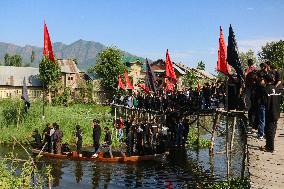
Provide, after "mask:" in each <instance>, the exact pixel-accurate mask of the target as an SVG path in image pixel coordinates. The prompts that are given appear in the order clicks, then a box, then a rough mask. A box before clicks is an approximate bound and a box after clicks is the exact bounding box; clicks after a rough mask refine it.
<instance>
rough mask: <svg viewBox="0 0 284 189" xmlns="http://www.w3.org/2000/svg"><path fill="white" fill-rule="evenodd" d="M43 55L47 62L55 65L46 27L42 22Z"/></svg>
mask: <svg viewBox="0 0 284 189" xmlns="http://www.w3.org/2000/svg"><path fill="white" fill-rule="evenodd" d="M43 55H45V56H47V57H48V59H49V60H51V61H53V62H54V63H55V59H54V54H53V51H52V44H51V40H50V37H49V33H48V29H47V26H46V24H45V22H44V41H43Z"/></svg>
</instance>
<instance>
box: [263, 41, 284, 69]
mask: <svg viewBox="0 0 284 189" xmlns="http://www.w3.org/2000/svg"><path fill="white" fill-rule="evenodd" d="M258 58H259V59H260V60H261V62H265V61H269V62H271V63H272V64H274V65H275V66H276V67H278V68H283V66H284V41H282V40H280V41H273V42H270V43H266V45H265V46H263V47H262V48H261V52H259V53H258Z"/></svg>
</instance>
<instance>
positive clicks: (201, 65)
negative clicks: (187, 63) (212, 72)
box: [196, 61, 205, 70]
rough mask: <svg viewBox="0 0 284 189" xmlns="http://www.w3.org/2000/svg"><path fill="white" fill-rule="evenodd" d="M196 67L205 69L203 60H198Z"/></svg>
mask: <svg viewBox="0 0 284 189" xmlns="http://www.w3.org/2000/svg"><path fill="white" fill-rule="evenodd" d="M196 68H197V69H199V70H205V63H204V62H203V61H199V62H198V63H197V67H196Z"/></svg>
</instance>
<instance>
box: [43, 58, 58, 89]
mask: <svg viewBox="0 0 284 189" xmlns="http://www.w3.org/2000/svg"><path fill="white" fill-rule="evenodd" d="M60 76H61V70H60V66H59V64H58V62H57V61H56V62H55V63H54V62H53V61H51V60H49V59H48V58H47V57H43V59H42V60H41V62H40V63H39V79H40V80H41V81H42V82H43V83H44V85H46V86H48V87H49V88H50V87H52V86H54V85H56V84H57V83H58V82H59V80H60Z"/></svg>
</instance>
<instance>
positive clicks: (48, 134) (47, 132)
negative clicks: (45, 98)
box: [43, 123, 52, 153]
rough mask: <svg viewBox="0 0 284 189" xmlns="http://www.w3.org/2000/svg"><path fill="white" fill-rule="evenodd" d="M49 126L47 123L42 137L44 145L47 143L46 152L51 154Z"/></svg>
mask: <svg viewBox="0 0 284 189" xmlns="http://www.w3.org/2000/svg"><path fill="white" fill-rule="evenodd" d="M50 130H51V124H50V123H47V124H46V127H45V129H44V130H43V135H44V145H45V144H46V143H47V149H46V150H47V152H49V153H51V152H52V139H51V136H50Z"/></svg>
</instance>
